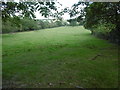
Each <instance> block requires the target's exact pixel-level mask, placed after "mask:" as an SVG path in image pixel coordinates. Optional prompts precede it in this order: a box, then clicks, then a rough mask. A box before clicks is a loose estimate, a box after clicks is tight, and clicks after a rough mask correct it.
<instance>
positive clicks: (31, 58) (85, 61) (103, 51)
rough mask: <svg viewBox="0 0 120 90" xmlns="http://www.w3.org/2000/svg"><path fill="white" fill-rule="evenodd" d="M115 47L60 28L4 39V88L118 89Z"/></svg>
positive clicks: (74, 29)
mask: <svg viewBox="0 0 120 90" xmlns="http://www.w3.org/2000/svg"><path fill="white" fill-rule="evenodd" d="M117 55H118V53H117V45H114V44H111V43H109V42H108V41H105V40H102V39H98V38H96V37H94V36H92V35H91V34H90V31H89V30H86V29H84V28H83V27H82V26H79V27H59V28H51V29H44V30H38V31H30V32H20V33H12V34H4V35H3V61H2V63H3V87H19V88H22V87H24V88H25V87H27V88H28V87H29V88H33V87H34V88H48V87H52V88H64V87H66V88H80V87H83V88H115V87H118V58H117Z"/></svg>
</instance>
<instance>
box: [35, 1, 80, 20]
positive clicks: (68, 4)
mask: <svg viewBox="0 0 120 90" xmlns="http://www.w3.org/2000/svg"><path fill="white" fill-rule="evenodd" d="M57 1H58V2H59V3H60V4H62V6H60V5H59V6H60V9H59V10H61V9H64V8H65V7H69V8H70V7H71V6H72V5H73V4H75V3H77V2H78V1H79V0H57ZM59 6H57V7H59ZM35 15H36V19H44V17H42V16H41V15H40V13H39V12H36V13H35ZM63 19H70V17H69V15H68V14H64V15H63Z"/></svg>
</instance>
